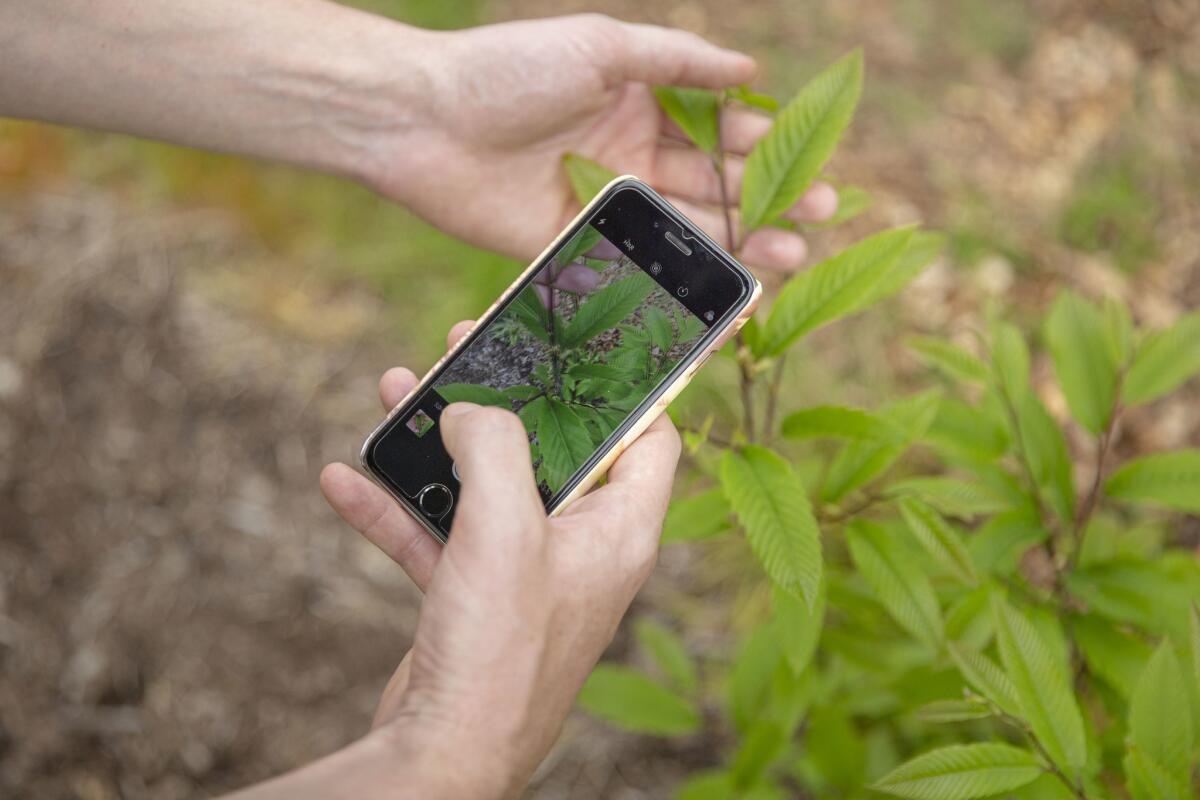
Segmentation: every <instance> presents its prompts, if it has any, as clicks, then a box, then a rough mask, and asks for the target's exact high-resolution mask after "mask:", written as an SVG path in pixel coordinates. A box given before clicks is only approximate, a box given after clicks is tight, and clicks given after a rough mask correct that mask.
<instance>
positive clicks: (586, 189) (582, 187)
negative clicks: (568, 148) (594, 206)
mask: <svg viewBox="0 0 1200 800" xmlns="http://www.w3.org/2000/svg"><path fill="white" fill-rule="evenodd" d="M563 168H564V169H565V170H566V173H567V180H569V181H570V182H571V189H572V190H573V191H574V192H575V197H576V199H578V200H579V203H580V205H585V204H587V203H590V202H591V200H592V198H593V197H595V196H596V195H598V194H600V191H601V190H602V189H603V188H604V187H605V186H607V185H608V184H609V182H610V181H612V179H613V178H615V177H617V174H616V173H615V172H613V171H612V170H611V169H609V168H608V167H605V166H604V165H602V164H597V163H596V162H595V161H592V160H591V159H588V158H584V157H583V156H581V155H578V154H577V153H567V154H566V155H564V156H563Z"/></svg>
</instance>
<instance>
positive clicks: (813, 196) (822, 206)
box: [785, 181, 838, 222]
mask: <svg viewBox="0 0 1200 800" xmlns="http://www.w3.org/2000/svg"><path fill="white" fill-rule="evenodd" d="M837 210H838V193H837V189H834V188H833V187H832V186H830V185H829V184H828V183H823V182H821V181H818V182H817V183H814V184H813V185H812V186H810V187H808V191H807V192H805V193H804V194H802V195H801V196H800V199H799V200H797V201H796V205H794V206H792V207H791V209H790V210H789V211H788V213H787V214H786V215H785V216H787V218H788V219H794V220H796V221H797V222H825V221H826V220H828V219H830V218H832V217H833V215H834V214H836V213H837Z"/></svg>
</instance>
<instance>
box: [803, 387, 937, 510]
mask: <svg viewBox="0 0 1200 800" xmlns="http://www.w3.org/2000/svg"><path fill="white" fill-rule="evenodd" d="M940 401H941V394H940V393H939V392H936V391H930V392H922V393H920V394H915V395H911V396H909V397H903V398H901V399H899V400H896V401H893V402H892V403H889V404H888V405H887V406H884V407H883V408H881V409H880V410H879V414H878V416H880V417H882V418H883V419H884V420H886V421H887V422H890V423H891V424H893V425H895V426H896V427H897V428H898V429H899V430H900V431H901V432H902V433H903V436H904V438H903V440H902V441H900V442H895V443H891V442H867V441H852V442H850V443H848V444H847V445H846V446H845V447H843V448H842V449H841V450H840V451H838V454H837V455H836V456H835V457H834V459H833V461H832V463H830V465H829V470H828V471H827V472H826V474H825V480H824V483H823V484H822V486H821V499H822V500H824V501H825V502H827V503H835V502H837V501H838V500H840V499H841V498H843V497H845V496H846V495H847V494H848V493H849V492H851V491H853V490H855V489H857V488H859V487H860V486H865V485H866V484H868V483H870V482H871V481H872V480H874V479H875V478H877V477H879V476H880V475H882V474H883V473H884V472H886V471H887V469H888V468H889V467H891V466H892V464H894V463H896V460H897V459H898V458H900V456H901V455H903V454H904V451H905V450H907V449H908V446H909V444H911V443H912V442H914V441H916V440H917V439H920V438H921V437H922V436H924V435H925V431H927V430H928V429H929V425H930V423H931V422H932V421H933V418H934V416H935V415H936V414H937V410H938V403H939V402H940Z"/></svg>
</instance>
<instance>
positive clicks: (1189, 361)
mask: <svg viewBox="0 0 1200 800" xmlns="http://www.w3.org/2000/svg"><path fill="white" fill-rule="evenodd" d="M1198 372H1200V311H1193V312H1192V313H1191V314H1187V315H1186V316H1183V317H1180V318H1179V319H1178V320H1177V321H1176V322H1175V324H1174V325H1172V326H1171V327H1169V328H1167V329H1166V330H1163V331H1159V332H1157V333H1154V334H1152V335H1151V336H1150V337H1149V338H1147V339H1146V341H1145V342H1143V343H1142V344H1141V346H1140V347H1138V348H1137V352H1136V353H1135V355H1134V357H1133V363H1132V364H1130V366H1129V372H1128V373H1126V375H1125V383H1124V388H1123V390H1122V392H1121V398H1122V399H1123V400H1124V401H1125V402H1126V403H1128V404H1130V405H1137V404H1139V403H1147V402H1149V401H1151V400H1154V399H1156V398H1159V397H1162V396H1163V395H1164V394H1167V393H1168V392H1171V391H1174V390H1175V389H1177V388H1179V387H1180V386H1182V385H1183V383H1184V382H1185V381H1187V380H1188V379H1189V378H1191V377H1192V376H1193V375H1195V374H1196V373H1198Z"/></svg>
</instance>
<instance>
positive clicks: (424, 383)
mask: <svg viewBox="0 0 1200 800" xmlns="http://www.w3.org/2000/svg"><path fill="white" fill-rule="evenodd" d="M629 181H636V182H638V183H639V184H642V182H641V181H640V180H639V179H638V178H636V177H635V176H633V175H621V176H619V177H617V178H614V179H613V180H612V181H610V182H609V183H608V185H607V186H605V187H604V189H602V190H601V191H600V192H598V193H597V194H596V197H595V198H593V199H592V201H591V202H590V203H588V204H587V205H586V206H584V207H583V209H581V210H580V212H579V213H578V214H577V215H576V216H575V218H574V219H573V220H571V222H570V224H568V225H566V226H565V227H564V228H563V230H562V232H561V233H560V234H559V235H558V236H557V237H555V239H554V241H552V242H551V243H550V244H549V245H547V246H546V249H544V250H543V251H542V252H541V253H540V254H539V255H538V256H537V258H535V259H534V260H533V261H532V262H531V263H530V265H529V266H528V267H527V268H526V269H525V270H523V271H522V272H521V274H520V275H518V276H517V278H516V279H515V280H514V281H513V282H512V284H511V285H509V287H508V288H507V289H505V290H504V292H503V293H502V294H501V295H500V297H498V298H497V299H496V301H495V302H494V303H492V304H491V306H489V307H488V309H487V311H485V312H484V313H483V314H481V315H480V316H479V318H478V319H477V320H476V322H475V327H473V328H472V329H471V330H472V331H474V330H475V328H478V327H479V326H480V325H486V324H488V323H490V322H491V320H492V315H493V314H495V313H496V312H497V310H498V309H499V308H500V307H501V306H502V305H503V304H504V303H506V302H507V301H508V300H509V298H510V297H512V296H513V295H514V294H516V293H517V292H518V291H519V290H520V289H521V287H522V286H523V284H524V283H525V281H526V280H527V279H528V278H529V277H530V276H531V275H532V273H533V272H534V271H535V270H537V269H538V268H539V267H540V266H541V265H542V262H543V260H544V259H545V258H546V257H547V256H549V255H550V254H551V253H554V252H557V251H558V249H559V248H560V247H561V246H562V245H563V244H564V243H565V242H566V239H567V235H568V234H569V233H572V232H574V230H575V228H576V226H578V225H579V223H581V222H582V221H583V220H584V219H585V218H587V217H588V216H589V215H590V214H591V212H592V210H593V209H595V208H596V206H597V205H599V203H600V202H601V201H602V200H604V199H605V198H607V196H608V194H609V191H610V190H611V189H612V188H613V187H614V186H616V185H617V184H620V183H626V182H629ZM642 186H644V187H645V184H642ZM645 188H647V189H649V187H645ZM651 191H653V190H651ZM697 227H698V226H697ZM761 297H762V284H760V283H759V282H758V281H757V280H755V281H754V288H753V290H752V292H751V294H750V299H749V300H748V301H747V302H746V305H745V306H744V307H743V308H742V310H741V311H740V312H739V313H738V315H737V316H736V317H735V318H733V319H732V320H730V321H729V323H728V324H727V325H726V326H725V328H724V329H723V330H722V331H721V333H720V334H719V335H718V336H717V337H716V338H715V339H713V341H712V342H711V343H709V345H708V346H707V347H705V348H704V350H703V351H701V352H699V353H697V354H696V356H695V357H694V358H693V359H692V360H691V362H690V363H689V364H688V365H687V366H686V367H685V368H684V369H683V371H682V372H680V373H679V375H678V377H676V378H675V380H673V381H672V382H671V383H670V384H669V385H668V386H667V387H666V389H664V390H663V392H662V393H661V394H660V395H659V396H658V398H657V399H656V400H655V401H654V403H653V405H651V406H649V407H648V408H647V409H646V410H645V411H644V412H643V413H642V415H641V416H640V417H638V418H637V419H636V420H634V421H633V424H632V425H631V426H630V428H629V430H627V431H626V432H625V434H624V435H623V436H621V438H620V439H619V440H617V441H616V442H615V443H613V444H612V445H610V446H609V449H608V450H607V451H606V452H605V453H604V454H603V456H602V457H601V458H600V459H599V460H598V461H596V463H595V464H594V465H593V466H592V467H591V468H590V469H589V470H588V471H587V473H585V474H584V476H583V477H582V478H581V479H580V481H579V482H578V483H577V484H576V485H575V488H574V489H572V490H571V491H570V493H568V494H567V495H565V496H564V497H563V498H561V499H560V500H559V501H558V502H557V503H555V504H554V507H553V508H552V509H551V510H550V512H549V514H550V516H552V517H553V516H557V515H558V514H559V513H561V512H562V510H563V509H565V508H566V507H567V506H569V505H570V504H571V503H573V502H574V501H575V500H577V499H578V498H580V497H582V496H583V495H585V494H587V493H588V491H589V490H591V488H592V487H593V486H595V485H596V481H598V480H600V478H601V477H602V476H603V475H605V474H606V473H607V472H608V469H609V467H611V466H612V464H613V462H614V461H616V460H617V458H618V457H619V456H620V455H621V453H623V452H625V449H626V448H627V447H629V445H630V444H632V443H633V442H634V441H635V440H636V439H637V438H638V437H639V436H641V435H642V434H643V433H645V431H646V428H648V427H650V424H651V423H653V422H654V420H656V419H658V416H659V415H660V414H662V412H663V411H664V410H666V408H667V406H669V405H670V404H671V401H672V400H674V399H675V398H676V397H678V396H679V393H680V392H682V391H683V389H684V387H686V386H687V385H688V383H690V382H691V380H692V378H693V377H694V376H695V374H696V372H697V371H698V370H699V369H700V367H702V366H703V365H704V362H706V361H708V359H709V358H710V357H711V356H712V354H713V353H715V352H717V351H718V350H720V349H721V348H722V347H724V346H725V344H726V342H728V341H729V340H730V339H731V338H733V336H734V335H735V334H736V333H737V332H738V331H739V330H741V329H742V326H743V325H745V324H746V323H747V322H748V321H749V320H750V318H751V317H752V316H754V310H755V309H756V308H757V307H758V301H759V299H760V298H761ZM469 338H470V336H469V335H467V336H463V337H462V338H461V339H459V340H458V342H457V343H455V345H454V347H452V348H450V350H448V351H447V352H446V354H445V355H443V356H442V357H441V358H439V359H438V360H437V361H436V362H435V363H434V364H433V366H432V367H430V368H429V370H428V371H427V372H426V373H425V375H424V376H423V377H422V378H421V380H420V381H419V382H418V383H417V385H416V386H414V387H413V388H412V390H411V391H409V393H408V394H406V395H405V396H404V398H403V399H402V400H401V401H400V402H399V403H397V404H396V407H395V408H393V409H392V410H391V411H390V412H388V415H387V416H386V417H384V419H383V421H382V422H380V423H379V425H377V426H376V427H375V430H373V431H371V434H370V435H369V436H368V437H367V438H366V441H364V442H363V446H362V449H361V450H360V452H359V463H360V464H361V465H362V468H363V470H364V471H365V472H366V473H367V474H368V475H370V476H371V479H372V480H373V481H375V482H376V483H377V484H379V486H381V487H382V488H383V489H384V491H386V492H387V493H388V494H390V495H391V496H392V497H393V498H395V499H396V500H397V501H398V502H399V504H400V507H401V508H403V509H405V510H406V511H407V512H408V513H409V514H411V515H412V516H413V517H414V518H415V519H416V520H417V521H418V522H419V523H421V525H422V526H424V527H425V529H426V530H428V531H429V532H430V533H431V534H432V535H433V536H434V538H436V539H438V540H439V541H441V540H442V535H441V532H440V531H438V530H437V528H435V527H434V526H433V525H431V524H430V523H429V522H428V521H427V520H426V519H425V517H424V515H422V514H421V513H420V512H419V511H417V510H415V509H413V508H411V507H410V506H409V502H408V500H407V499H406V498H404V497H402V496H400V495H399V494H398V493H397V492H395V491H393V490H392V488H391V487H389V486H388V485H387V484H386V483H384V482H383V481H381V480H379V478H378V476H376V475H375V473H374V471H373V470H372V469H371V468H370V466H369V465H368V463H367V453H368V450H369V449H370V447H371V444H372V443H373V442H374V441H375V439H376V437H378V436H379V435H380V434H381V433H383V431H384V429H385V428H386V427H387V426H388V423H389V422H391V420H392V418H393V417H394V416H396V414H398V413H400V411H402V410H403V409H404V408H405V406H406V405H407V404H408V402H409V401H410V400H412V399H413V398H414V397H416V396H418V395H419V394H421V393H422V392H424V391H425V390H426V389H427V388H429V382H430V378H431V376H432V375H433V374H434V373H436V372H437V371H438V369H440V368H441V366H442V365H443V364H444V363H446V361H447V360H449V359H451V358H453V357H454V356H455V355H456V354H457V353H458V351H459V350H460V349H462V348H463V347H465V346H466V342H467V340H468V339H469Z"/></svg>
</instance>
